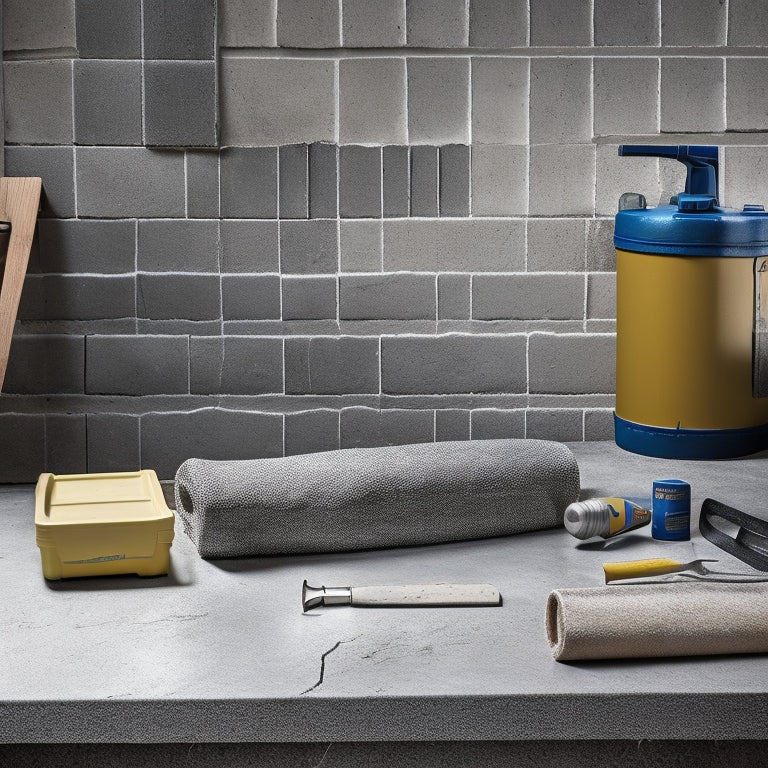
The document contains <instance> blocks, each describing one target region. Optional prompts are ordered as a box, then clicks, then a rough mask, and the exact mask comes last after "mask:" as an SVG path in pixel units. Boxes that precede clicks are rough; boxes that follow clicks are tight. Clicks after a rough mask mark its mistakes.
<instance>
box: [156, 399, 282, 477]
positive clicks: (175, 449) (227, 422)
mask: <svg viewBox="0 0 768 768" xmlns="http://www.w3.org/2000/svg"><path fill="white" fill-rule="evenodd" d="M282 455H283V417H282V415H281V414H277V413H260V412H258V411H228V410H225V409H223V408H206V409H203V410H199V411H193V412H191V413H148V414H146V415H144V416H142V417H141V461H142V465H143V466H145V467H152V468H154V470H155V471H156V472H157V475H158V477H159V478H160V479H161V480H165V479H171V480H172V479H173V478H174V477H175V476H176V471H177V470H178V468H179V466H180V465H181V464H182V462H184V461H185V460H186V459H189V458H192V457H197V458H203V459H214V460H215V459H218V460H221V461H224V460H236V459H258V458H270V457H275V456H282Z"/></svg>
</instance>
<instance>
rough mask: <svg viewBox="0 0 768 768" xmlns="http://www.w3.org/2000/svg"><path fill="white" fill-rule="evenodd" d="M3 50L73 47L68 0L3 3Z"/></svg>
mask: <svg viewBox="0 0 768 768" xmlns="http://www.w3.org/2000/svg"><path fill="white" fill-rule="evenodd" d="M2 31H3V50H4V51H46V50H52V49H56V48H64V49H66V48H70V49H73V48H75V47H76V46H77V40H76V35H75V3H74V2H72V0H68V2H61V0H3V29H2Z"/></svg>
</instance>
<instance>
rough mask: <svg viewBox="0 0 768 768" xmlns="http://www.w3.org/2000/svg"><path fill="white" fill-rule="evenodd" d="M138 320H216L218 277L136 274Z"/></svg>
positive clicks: (218, 294)
mask: <svg viewBox="0 0 768 768" xmlns="http://www.w3.org/2000/svg"><path fill="white" fill-rule="evenodd" d="M136 293H137V302H136V304H137V307H136V313H137V317H142V318H149V319H151V320H218V319H220V318H221V290H220V285H219V276H218V275H206V274H199V275H195V274H171V273H162V274H148V273H144V274H139V275H138V276H137V284H136Z"/></svg>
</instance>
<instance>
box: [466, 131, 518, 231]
mask: <svg viewBox="0 0 768 768" xmlns="http://www.w3.org/2000/svg"><path fill="white" fill-rule="evenodd" d="M527 212H528V148H527V147H523V146H507V145H502V144H476V145H474V146H473V147H472V215H473V216H519V215H525V214H526V213H527Z"/></svg>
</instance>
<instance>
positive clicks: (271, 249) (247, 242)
mask: <svg viewBox="0 0 768 768" xmlns="http://www.w3.org/2000/svg"><path fill="white" fill-rule="evenodd" d="M220 230H221V231H220V238H221V240H220V249H221V271H222V272H279V271H280V244H279V239H278V225H277V222H276V221H268V220H266V219H256V220H253V221H251V220H248V219H222V220H221V225H220Z"/></svg>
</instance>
